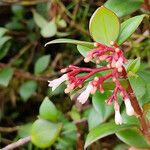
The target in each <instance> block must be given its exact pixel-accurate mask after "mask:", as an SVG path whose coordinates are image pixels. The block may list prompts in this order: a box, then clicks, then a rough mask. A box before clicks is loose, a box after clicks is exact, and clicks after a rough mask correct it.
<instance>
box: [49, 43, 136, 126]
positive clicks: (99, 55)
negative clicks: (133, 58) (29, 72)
mask: <svg viewBox="0 0 150 150" xmlns="http://www.w3.org/2000/svg"><path fill="white" fill-rule="evenodd" d="M110 44H111V45H112V46H111V47H109V46H106V45H103V44H100V43H94V46H95V48H94V49H92V50H91V51H89V52H88V53H87V55H86V57H85V59H84V61H85V62H86V63H87V62H89V61H93V62H95V63H96V64H99V63H101V62H102V61H105V62H106V63H107V64H106V66H102V67H100V68H83V67H77V66H73V65H70V66H69V67H67V68H65V69H62V70H61V72H62V73H65V74H64V75H62V76H61V77H60V78H58V79H55V80H53V81H48V82H49V86H50V87H52V91H53V90H55V89H56V88H57V87H58V86H59V85H60V84H61V83H62V82H64V81H67V88H66V89H65V93H69V92H71V91H73V90H74V89H77V88H82V87H83V85H84V84H85V81H87V80H88V81H89V78H90V79H91V80H90V81H89V82H88V85H87V86H86V88H85V89H84V90H83V92H82V93H81V94H80V95H79V96H78V98H77V100H78V101H79V102H80V103H81V104H84V103H85V102H86V101H87V100H88V98H89V96H90V94H94V93H95V92H96V91H97V90H99V91H100V92H101V93H104V88H103V84H104V82H105V81H106V80H108V79H112V81H113V82H114V83H115V88H114V90H113V92H112V95H111V96H110V97H109V98H108V99H107V101H106V103H107V104H109V105H110V104H112V102H114V110H115V122H116V124H122V122H123V121H122V117H121V114H120V106H119V103H118V99H117V93H120V95H121V97H122V99H123V101H124V103H125V106H126V113H127V114H128V115H129V116H131V115H134V109H133V107H132V105H131V102H130V99H129V97H128V94H127V92H126V90H125V89H124V88H123V86H122V85H121V83H120V78H121V77H122V72H123V70H124V67H123V65H124V64H126V63H127V60H126V58H125V57H124V54H123V51H122V50H121V49H120V48H119V46H118V45H117V44H116V43H115V42H113V41H112V42H111V43H110ZM106 70H109V73H107V74H105V75H104V76H96V77H93V75H95V74H96V73H98V72H102V71H106ZM81 73H85V74H84V75H81ZM92 77H93V78H92Z"/></svg>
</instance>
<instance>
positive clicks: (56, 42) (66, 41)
mask: <svg viewBox="0 0 150 150" xmlns="http://www.w3.org/2000/svg"><path fill="white" fill-rule="evenodd" d="M58 43H69V44H76V45H82V46H86V47H91V48H93V46H94V44H93V43H91V42H85V41H79V40H72V39H65V38H62V39H56V40H52V41H50V42H48V43H46V44H45V46H47V45H50V44H58Z"/></svg>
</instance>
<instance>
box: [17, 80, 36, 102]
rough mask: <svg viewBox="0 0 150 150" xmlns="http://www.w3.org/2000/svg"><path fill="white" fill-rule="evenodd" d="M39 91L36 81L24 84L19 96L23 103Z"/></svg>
mask: <svg viewBox="0 0 150 150" xmlns="http://www.w3.org/2000/svg"><path fill="white" fill-rule="evenodd" d="M36 89H37V82H36V81H27V82H25V83H23V84H22V85H21V87H20V89H19V94H20V96H21V97H22V99H23V101H25V102H26V101H27V100H28V99H29V98H30V97H31V96H32V94H33V93H34V92H35V91H36Z"/></svg>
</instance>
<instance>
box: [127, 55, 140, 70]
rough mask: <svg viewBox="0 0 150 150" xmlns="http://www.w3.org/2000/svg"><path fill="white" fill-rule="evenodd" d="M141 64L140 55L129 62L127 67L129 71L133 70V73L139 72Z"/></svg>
mask: <svg viewBox="0 0 150 150" xmlns="http://www.w3.org/2000/svg"><path fill="white" fill-rule="evenodd" d="M140 65H141V59H140V57H139V58H136V59H135V60H133V61H131V62H130V63H129V65H128V67H127V72H130V71H131V72H132V73H137V72H138V70H139V69H140Z"/></svg>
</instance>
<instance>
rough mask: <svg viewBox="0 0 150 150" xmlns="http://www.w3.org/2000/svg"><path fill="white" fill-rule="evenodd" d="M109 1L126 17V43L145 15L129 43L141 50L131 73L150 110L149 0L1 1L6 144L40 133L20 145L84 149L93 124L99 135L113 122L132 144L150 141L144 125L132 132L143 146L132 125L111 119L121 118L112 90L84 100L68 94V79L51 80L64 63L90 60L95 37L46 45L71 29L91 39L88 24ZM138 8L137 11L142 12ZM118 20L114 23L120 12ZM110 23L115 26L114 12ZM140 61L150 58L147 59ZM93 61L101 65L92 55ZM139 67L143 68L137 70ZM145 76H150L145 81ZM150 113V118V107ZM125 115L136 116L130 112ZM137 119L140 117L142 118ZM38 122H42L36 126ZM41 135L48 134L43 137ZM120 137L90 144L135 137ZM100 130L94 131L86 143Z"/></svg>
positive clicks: (1, 108) (70, 34)
mask: <svg viewBox="0 0 150 150" xmlns="http://www.w3.org/2000/svg"><path fill="white" fill-rule="evenodd" d="M132 3H133V4H132ZM101 5H104V6H105V7H107V8H109V9H110V10H112V11H114V12H115V13H116V14H117V15H118V16H119V17H120V21H121V22H123V23H122V24H121V33H122V34H120V35H119V36H120V37H121V38H118V41H117V42H118V43H119V44H121V43H123V42H124V41H125V40H126V38H127V37H128V36H129V34H130V33H133V32H134V31H135V29H136V28H126V27H127V26H131V25H132V26H133V25H134V27H135V26H136V27H138V26H139V24H140V23H141V21H142V20H143V23H142V24H141V25H140V26H139V27H138V29H137V30H136V32H135V33H134V34H133V35H132V36H131V37H130V38H129V39H128V40H127V41H126V42H125V43H124V44H123V46H122V48H123V49H124V51H125V54H126V56H127V58H128V59H135V58H137V57H140V58H141V59H139V58H137V59H135V60H134V61H131V63H130V64H129V66H128V73H129V74H130V75H131V77H130V81H131V83H132V85H133V88H134V90H135V93H136V95H137V97H138V98H139V100H140V104H141V105H142V106H143V108H145V109H144V110H145V111H146V112H147V111H148V109H149V100H150V99H149V98H150V97H149V84H150V83H149V81H150V80H149V79H150V78H149V75H150V73H149V63H150V58H149V57H150V52H149V50H150V40H149V29H150V24H149V19H148V18H147V17H145V15H143V14H149V8H148V6H147V4H146V3H144V2H143V1H142V0H136V1H134V2H133V1H131V0H126V2H125V3H124V2H121V1H120V0H108V1H107V2H106V3H105V1H103V0H101V1H96V0H95V1H94V0H90V1H87V0H62V1H60V0H51V1H47V0H43V1H40V0H39V1H38V0H36V1H21V2H18V3H13V2H12V3H11V1H10V2H7V1H5V0H4V1H3V2H0V8H1V9H0V147H4V146H6V145H8V144H10V143H12V142H13V141H16V140H17V139H19V138H24V137H26V136H29V135H31V134H32V139H33V140H32V142H33V143H34V144H32V143H29V144H27V145H25V146H23V147H22V148H20V149H29V150H30V149H40V148H37V147H36V146H35V145H38V146H39V147H41V148H43V147H44V148H45V147H47V146H52V149H68V150H69V149H70V150H71V149H83V146H84V141H85V139H86V136H87V134H88V132H89V131H92V132H94V131H96V133H97V132H99V136H101V137H103V133H102V131H105V128H106V127H108V128H107V131H109V133H108V135H110V134H113V133H115V132H117V137H121V138H123V137H124V136H126V137H124V140H122V141H123V142H125V143H126V144H128V145H131V146H135V147H142V148H145V147H146V148H147V147H148V145H147V143H146V142H145V139H144V138H143V137H142V136H139V133H138V132H139V131H137V130H136V129H130V133H132V135H134V136H136V137H137V139H139V140H140V141H142V144H140V146H139V145H138V144H139V143H138V142H136V141H134V140H133V141H131V140H129V138H128V137H129V136H128V134H124V132H126V133H128V132H129V131H128V130H127V131H126V130H125V129H127V126H126V125H124V126H122V127H121V128H120V129H119V130H117V127H116V125H115V124H111V123H107V121H108V120H112V118H113V109H112V108H110V107H109V109H108V106H106V105H105V103H104V101H105V99H106V97H107V95H109V94H110V93H109V92H106V93H105V94H104V95H103V96H102V95H100V94H99V93H96V95H95V96H94V97H93V98H92V101H91V103H92V104H93V105H91V103H90V102H88V103H86V104H85V105H84V106H81V105H80V104H79V103H77V102H76V101H74V100H72V101H71V100H70V98H69V96H67V95H65V94H64V92H63V90H64V86H63V85H62V86H60V87H59V88H57V89H56V90H55V91H54V92H51V89H50V88H48V87H47V85H48V83H47V80H51V79H53V78H56V77H58V76H59V75H60V72H59V70H60V69H62V68H63V67H65V66H68V65H69V64H74V65H81V64H82V65H83V64H84V63H83V58H82V56H81V55H80V54H79V52H80V53H81V54H82V55H85V50H86V48H85V47H84V46H86V45H89V46H91V45H90V44H89V43H86V45H85V44H84V43H79V41H74V42H73V43H75V42H76V44H78V46H77V47H78V50H79V52H78V51H77V48H76V46H75V45H72V44H59V45H58V44H54V45H52V46H47V47H44V45H45V43H47V42H48V41H51V40H54V39H56V38H64V37H65V38H70V39H76V40H83V41H88V42H91V41H92V39H91V37H90V34H89V31H88V30H89V29H88V28H89V27H88V24H89V20H90V17H91V16H92V13H93V12H94V11H95V10H96V9H97V8H98V7H99V6H101ZM129 5H130V7H128V6H129ZM127 8H128V9H127ZM104 15H105V14H104ZM135 15H137V16H136V17H134V16H135ZM105 17H107V16H105ZM112 17H113V16H112ZM128 18H130V19H128ZM127 19H128V20H127ZM124 20H127V21H125V22H124ZM111 21H112V22H111V25H113V20H111ZM106 25H107V26H108V28H109V27H110V22H109V20H108V21H107V22H106ZM93 26H94V25H93V24H92V25H91V28H90V32H91V33H93V34H92V36H93V35H94V37H93V38H94V39H95V40H99V39H101V37H99V34H97V33H94V31H93V30H92V27H93ZM93 28H95V26H94V27H93ZM114 31H115V32H114V34H113V37H110V38H114V39H116V38H117V36H116V35H115V34H117V33H119V31H116V30H114ZM101 32H102V31H101ZM120 39H121V40H120ZM59 42H60V41H59ZM61 42H62V43H63V41H61ZM107 42H108V41H105V44H108V43H107ZM56 43H57V42H56ZM68 43H69V41H68ZM70 43H72V41H70ZM83 49H84V51H83ZM87 51H88V49H87ZM140 61H142V64H141V66H140ZM84 65H85V66H86V64H84ZM90 65H91V66H94V65H93V64H92V63H91V64H90ZM143 69H144V70H143ZM137 72H138V73H137ZM135 73H137V74H138V75H139V76H138V77H136V75H135ZM133 75H134V76H133ZM144 82H146V83H148V84H146V85H145V83H144ZM145 86H146V87H147V88H145ZM46 96H48V97H49V98H48V97H46ZM49 99H50V100H49ZM98 99H101V101H98ZM143 100H144V101H143ZM42 101H43V103H42ZM49 108H50V109H49ZM37 116H38V120H36V119H37ZM124 116H125V114H124ZM147 117H148V118H149V115H147ZM125 118H126V122H128V121H129V119H127V116H125ZM35 120H36V121H35ZM130 120H131V121H130V122H134V123H135V124H136V126H137V125H138V121H137V120H136V118H130ZM34 121H35V122H34ZM33 122H34V124H33V126H35V127H34V128H32V130H31V126H32V123H33ZM102 123H105V124H106V125H105V126H104V124H102ZM95 127H96V128H97V130H96V128H95ZM103 127H104V128H103ZM109 127H111V128H110V129H109ZM92 129H93V130H92ZM39 131H41V132H39ZM92 135H93V133H92ZM41 136H42V137H43V138H42V139H40V140H39V137H41ZM117 137H116V136H115V135H110V136H108V137H105V138H103V139H100V140H98V141H97V142H96V143H95V144H92V145H91V146H90V149H94V150H95V149H99V148H101V149H104V148H107V149H114V150H117V149H122V150H123V149H126V148H127V147H128V145H126V144H124V143H123V142H122V141H119V140H118V139H117ZM96 138H97V137H96ZM96 138H95V137H93V136H90V134H89V135H88V139H87V140H86V146H88V145H89V144H90V143H91V141H93V140H94V141H95V139H96ZM121 138H120V139H121ZM118 147H119V148H118Z"/></svg>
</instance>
